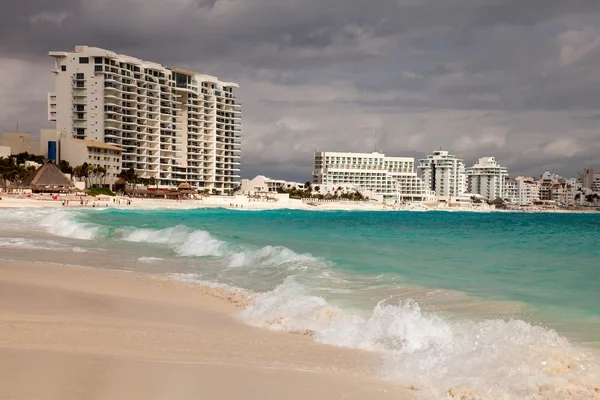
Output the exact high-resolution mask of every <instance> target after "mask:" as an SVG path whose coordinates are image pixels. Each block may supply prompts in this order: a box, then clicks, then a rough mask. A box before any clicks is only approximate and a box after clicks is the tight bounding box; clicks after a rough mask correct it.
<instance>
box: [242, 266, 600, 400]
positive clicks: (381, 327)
mask: <svg viewBox="0 0 600 400" xmlns="http://www.w3.org/2000/svg"><path fill="white" fill-rule="evenodd" d="M240 318H241V319H242V320H244V321H245V322H247V323H249V324H251V325H254V326H258V327H264V328H269V329H273V330H283V331H288V332H295V333H306V334H310V335H312V336H313V337H314V338H315V340H317V341H318V342H321V343H325V344H330V345H335V346H341V347H350V348H356V349H362V350H368V351H375V352H378V353H380V354H381V355H382V358H383V360H384V370H383V372H382V376H383V377H384V378H387V379H390V380H394V381H396V382H400V383H402V384H404V385H406V386H409V387H412V388H413V389H414V390H415V395H416V396H417V397H419V398H423V399H446V398H461V399H551V398H573V399H578V398H591V399H594V398H599V397H600V389H598V386H599V384H600V369H599V366H598V364H597V361H596V360H595V359H594V358H593V356H592V355H590V354H588V353H586V352H585V351H584V350H581V349H578V348H576V347H574V346H572V345H571V344H570V343H569V342H568V341H567V339H565V338H563V337H561V336H559V335H558V334H557V333H556V332H555V331H553V330H551V329H547V328H544V327H541V326H536V325H532V324H529V323H527V322H524V321H521V320H500V319H496V320H483V321H462V322H456V321H448V320H446V319H444V318H442V317H441V316H438V315H436V314H432V313H423V312H422V311H421V309H420V307H419V305H418V304H417V303H416V302H414V301H411V300H405V301H401V302H396V303H392V302H386V301H382V302H380V303H378V304H377V305H376V306H375V308H374V309H373V310H372V311H371V312H370V313H364V312H360V311H358V310H344V309H341V308H339V307H336V306H333V305H331V304H329V303H328V302H327V301H326V300H325V299H324V298H322V297H319V296H313V295H310V294H309V293H307V291H306V290H305V288H304V287H303V286H302V285H300V284H298V283H296V282H295V279H294V278H293V277H290V278H288V279H287V280H286V281H285V282H284V283H283V284H281V285H280V286H278V287H277V288H276V289H274V290H272V291H269V292H266V293H262V294H259V295H257V296H256V297H255V298H254V301H253V303H252V304H251V305H250V306H249V307H247V308H246V309H245V310H244V311H243V312H242V313H241V314H240ZM594 396H596V397H594Z"/></svg>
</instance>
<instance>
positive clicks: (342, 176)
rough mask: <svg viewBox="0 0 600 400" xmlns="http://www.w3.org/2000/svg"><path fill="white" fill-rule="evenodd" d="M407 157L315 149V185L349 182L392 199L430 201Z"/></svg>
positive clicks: (430, 195) (431, 196)
mask: <svg viewBox="0 0 600 400" xmlns="http://www.w3.org/2000/svg"><path fill="white" fill-rule="evenodd" d="M414 164H415V160H414V158H410V157H386V156H385V155H384V154H381V153H338V152H316V153H315V157H314V171H313V183H314V184H315V185H328V186H336V185H340V186H344V185H351V186H355V187H358V188H360V189H361V190H370V191H372V192H373V193H375V194H378V195H381V196H382V197H383V198H384V199H386V200H391V201H432V200H433V193H431V191H429V190H427V188H426V187H425V184H424V183H423V181H422V180H421V179H420V178H419V177H418V176H417V174H416V172H415V170H414Z"/></svg>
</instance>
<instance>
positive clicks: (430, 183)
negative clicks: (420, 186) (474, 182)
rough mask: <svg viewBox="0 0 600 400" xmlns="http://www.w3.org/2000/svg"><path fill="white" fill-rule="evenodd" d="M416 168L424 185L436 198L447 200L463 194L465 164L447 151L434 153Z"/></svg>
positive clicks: (421, 161)
mask: <svg viewBox="0 0 600 400" xmlns="http://www.w3.org/2000/svg"><path fill="white" fill-rule="evenodd" d="M418 168H419V170H421V177H422V179H423V181H424V182H425V185H426V186H427V188H428V189H430V190H432V191H433V192H435V195H436V196H437V197H438V198H440V199H448V198H450V197H457V196H460V195H462V194H463V193H464V192H465V164H464V162H463V160H461V159H459V158H456V156H454V155H452V154H449V153H448V152H447V151H445V150H436V151H434V152H433V154H431V155H428V156H427V158H424V159H422V160H420V165H419V167H418Z"/></svg>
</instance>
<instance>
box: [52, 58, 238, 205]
mask: <svg viewBox="0 0 600 400" xmlns="http://www.w3.org/2000/svg"><path fill="white" fill-rule="evenodd" d="M49 54H50V56H52V57H54V60H55V65H54V68H53V69H52V72H53V73H54V74H55V76H56V88H55V92H53V93H49V94H48V118H49V120H50V121H55V122H56V129H57V130H58V131H59V132H60V133H61V134H63V135H65V136H68V137H74V138H77V139H85V140H93V141H99V142H104V143H110V144H113V145H116V146H118V147H120V148H121V149H123V153H122V154H123V161H122V169H130V168H133V169H134V170H135V171H136V173H137V174H138V176H140V177H142V178H154V179H155V180H156V182H157V184H158V185H159V186H162V187H173V186H177V185H179V184H181V183H183V182H187V183H189V184H190V185H191V186H192V187H194V188H198V189H208V190H211V191H214V192H216V193H219V194H225V193H227V192H229V191H230V190H232V189H233V188H235V187H236V186H238V183H239V180H240V159H241V106H240V104H239V103H237V102H236V100H235V93H234V89H235V88H238V85H237V84H235V83H231V82H222V81H220V80H219V79H217V78H216V77H213V76H209V75H203V74H199V73H197V72H194V71H190V70H186V69H182V68H169V67H165V66H163V65H160V64H156V63H153V62H148V61H143V60H140V59H137V58H134V57H130V56H126V55H121V54H116V53H114V52H112V51H109V50H104V49H100V48H95V47H88V46H77V47H75V51H74V52H63V51H53V52H50V53H49Z"/></svg>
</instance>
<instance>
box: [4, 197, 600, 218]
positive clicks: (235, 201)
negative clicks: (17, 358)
mask: <svg viewBox="0 0 600 400" xmlns="http://www.w3.org/2000/svg"><path fill="white" fill-rule="evenodd" d="M0 197H1V198H2V200H0V208H61V209H78V208H82V209H91V208H100V209H105V208H123V209H126V208H141V209H155V208H163V209H194V208H226V209H232V210H240V211H243V210H254V211H265V210H283V209H288V210H304V211H388V212H392V211H413V212H427V211H435V212H476V213H491V212H501V213H558V214H561V213H562V214H600V212H598V211H596V210H595V208H591V209H590V210H564V209H555V210H553V209H534V210H501V209H479V208H473V207H428V206H426V205H424V204H420V203H414V204H410V205H407V206H405V207H398V206H392V205H383V204H380V203H372V202H322V203H310V202H304V201H301V200H294V199H290V200H289V201H287V202H282V203H277V202H267V201H249V199H248V198H246V197H245V196H243V197H242V196H237V197H231V198H227V197H216V196H215V197H207V198H203V199H202V200H171V199H148V198H131V199H129V198H127V197H116V198H121V199H123V200H125V199H129V200H131V204H130V205H119V204H116V203H114V202H113V198H112V197H108V196H99V197H97V198H96V197H94V198H93V197H88V198H87V201H88V204H87V205H86V206H81V205H79V204H78V203H79V200H78V197H77V198H76V197H72V198H71V200H70V201H72V202H73V204H72V205H69V206H68V207H65V206H63V204H62V199H60V198H59V199H58V200H47V199H44V198H39V197H36V198H24V197H13V196H6V195H3V196H0ZM98 199H100V200H98Z"/></svg>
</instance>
